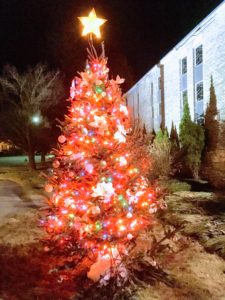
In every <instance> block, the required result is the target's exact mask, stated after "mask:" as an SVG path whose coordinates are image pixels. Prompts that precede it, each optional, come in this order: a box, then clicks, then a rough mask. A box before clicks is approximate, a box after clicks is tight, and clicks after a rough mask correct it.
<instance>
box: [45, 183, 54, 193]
mask: <svg viewBox="0 0 225 300" xmlns="http://www.w3.org/2000/svg"><path fill="white" fill-rule="evenodd" d="M45 191H46V192H47V193H51V192H52V191H53V186H52V185H51V184H46V186H45Z"/></svg>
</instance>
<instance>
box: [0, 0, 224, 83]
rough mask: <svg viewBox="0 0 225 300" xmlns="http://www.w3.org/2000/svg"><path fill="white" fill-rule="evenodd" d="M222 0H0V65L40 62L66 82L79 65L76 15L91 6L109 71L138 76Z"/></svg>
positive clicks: (82, 43) (81, 43)
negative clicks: (99, 23)
mask: <svg viewBox="0 0 225 300" xmlns="http://www.w3.org/2000/svg"><path fill="white" fill-rule="evenodd" d="M221 2H222V1H216V0H167V1H166V0H155V1H153V0H98V1H86V0H0V66H1V67H2V66H3V65H4V64H6V63H11V64H14V65H16V67H18V68H19V69H20V70H21V71H22V70H24V69H25V68H26V67H27V66H28V65H35V64H36V63H38V62H40V61H41V62H46V63H48V65H49V66H50V67H51V68H59V69H60V70H61V71H62V73H63V74H64V78H65V80H66V81H70V80H71V78H72V77H73V76H74V75H75V74H76V73H77V71H78V70H82V69H83V67H84V64H85V57H86V52H85V48H86V46H87V42H86V40H85V39H84V38H82V37H81V35H80V32H81V26H80V24H79V21H78V19H77V17H78V16H85V15H88V13H89V11H90V9H91V8H92V7H94V8H95V9H96V12H97V16H99V17H103V18H106V19H108V22H107V23H106V24H105V25H103V30H102V33H103V37H104V40H105V48H106V54H107V56H108V57H109V65H110V67H111V70H112V74H113V75H116V74H117V73H119V74H120V75H122V76H124V77H125V78H126V79H127V84H126V86H125V88H128V87H129V86H130V85H132V83H134V82H135V81H136V80H138V79H139V78H140V77H141V76H142V75H144V74H145V72H146V71H148V70H149V69H150V68H151V67H152V66H153V65H154V64H155V63H157V62H158V61H159V59H160V58H161V57H163V56H164V55H165V54H166V53H167V52H168V51H169V50H170V49H171V48H172V47H173V46H174V45H175V44H176V43H177V42H179V40H180V39H181V38H182V37H184V36H185V35H186V34H187V33H188V32H189V31H190V30H191V29H193V28H194V27H195V26H196V25H197V24H198V23H199V22H200V21H201V20H202V19H203V18H204V17H205V16H207V15H208V14H209V13H210V12H211V11H212V10H213V9H214V8H215V7H216V6H217V5H218V4H220V3H221Z"/></svg>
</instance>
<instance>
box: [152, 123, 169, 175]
mask: <svg viewBox="0 0 225 300" xmlns="http://www.w3.org/2000/svg"><path fill="white" fill-rule="evenodd" d="M150 154H151V158H152V160H153V162H152V173H153V174H152V176H153V177H154V178H158V177H168V176H169V175H171V173H172V157H171V142H170V140H169V136H168V134H167V132H163V131H162V130H161V129H160V130H159V131H158V132H157V134H156V137H155V139H154V141H153V143H152V144H151V145H150Z"/></svg>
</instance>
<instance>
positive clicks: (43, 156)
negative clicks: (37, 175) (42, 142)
mask: <svg viewBox="0 0 225 300" xmlns="http://www.w3.org/2000/svg"><path fill="white" fill-rule="evenodd" d="M41 163H43V164H44V163H45V152H41Z"/></svg>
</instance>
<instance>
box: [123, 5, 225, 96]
mask: <svg viewBox="0 0 225 300" xmlns="http://www.w3.org/2000/svg"><path fill="white" fill-rule="evenodd" d="M223 5H225V0H223V1H222V2H221V3H220V4H219V5H218V6H217V7H216V8H214V9H213V10H212V11H211V13H209V14H208V15H207V16H206V17H205V18H204V19H203V20H202V21H201V22H200V23H199V24H198V25H196V26H195V27H194V28H193V29H192V30H191V31H190V32H189V33H188V34H187V35H186V36H185V37H184V38H182V40H181V41H180V42H179V43H177V44H176V45H175V46H174V47H173V48H172V49H171V50H170V51H169V52H168V53H167V54H165V55H164V56H163V57H162V58H161V59H160V60H159V63H158V64H155V65H153V66H152V68H151V69H150V70H149V71H148V72H147V73H145V74H144V75H143V76H142V77H141V78H140V79H139V80H138V81H137V82H136V83H135V84H134V85H133V86H132V87H131V88H130V89H129V90H128V91H127V92H126V93H125V96H127V95H128V94H129V93H130V92H131V91H132V90H133V89H135V88H136V87H137V86H138V84H139V82H140V81H141V80H143V79H144V78H145V77H146V76H147V75H148V73H149V72H151V71H152V69H154V68H155V67H156V66H158V65H160V62H161V60H163V59H164V58H165V57H166V56H167V55H169V54H170V52H172V51H173V50H174V49H178V48H179V47H181V46H182V45H183V44H184V43H185V42H186V41H188V40H189V39H190V38H191V37H192V36H193V35H194V34H195V33H196V32H198V31H199V30H200V29H201V28H202V27H203V26H204V25H206V24H208V23H209V22H210V21H211V19H212V18H213V16H215V14H216V13H217V11H218V9H220V8H221V6H223Z"/></svg>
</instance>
